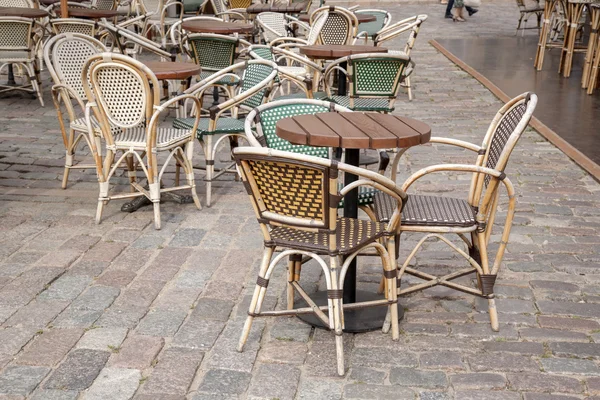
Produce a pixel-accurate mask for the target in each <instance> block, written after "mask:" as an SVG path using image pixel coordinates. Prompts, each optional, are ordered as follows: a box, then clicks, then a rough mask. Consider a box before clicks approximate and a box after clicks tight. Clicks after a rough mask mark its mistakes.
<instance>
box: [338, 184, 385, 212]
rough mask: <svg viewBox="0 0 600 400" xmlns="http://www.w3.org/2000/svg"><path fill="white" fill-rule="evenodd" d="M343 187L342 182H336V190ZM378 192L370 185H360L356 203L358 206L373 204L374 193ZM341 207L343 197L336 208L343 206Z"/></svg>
mask: <svg viewBox="0 0 600 400" xmlns="http://www.w3.org/2000/svg"><path fill="white" fill-rule="evenodd" d="M343 187H344V184H343V183H341V182H339V183H338V192H339V191H340V190H342V188H343ZM378 192H379V191H378V190H377V189H373V188H372V187H369V186H360V187H359V188H358V205H359V206H368V205H369V204H373V200H374V198H375V194H376V193H378ZM343 207H344V199H342V200H341V201H340V202H339V204H338V208H343Z"/></svg>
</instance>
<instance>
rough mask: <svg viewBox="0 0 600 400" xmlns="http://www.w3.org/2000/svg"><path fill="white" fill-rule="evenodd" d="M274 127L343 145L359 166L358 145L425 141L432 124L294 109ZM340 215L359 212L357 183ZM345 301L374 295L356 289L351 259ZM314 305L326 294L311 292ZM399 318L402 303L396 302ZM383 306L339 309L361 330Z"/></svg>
mask: <svg viewBox="0 0 600 400" xmlns="http://www.w3.org/2000/svg"><path fill="white" fill-rule="evenodd" d="M275 133H276V134H277V136H279V137H280V138H282V139H285V140H287V141H289V142H291V143H294V144H300V145H309V146H321V147H342V148H345V149H346V156H345V162H346V163H347V164H350V165H354V166H355V167H358V163H359V154H360V150H361V149H389V148H407V147H412V146H417V145H420V144H423V143H427V142H428V141H429V138H430V136H431V128H430V127H429V125H427V124H426V123H424V122H421V121H418V120H416V119H412V118H407V117H400V116H396V115H391V114H378V113H358V112H347V113H337V112H328V113H322V114H314V115H299V116H296V117H292V118H284V119H281V120H279V121H278V122H277V125H276V128H275ZM356 180H357V177H356V175H354V174H349V173H345V174H344V184H345V185H348V184H350V183H352V182H354V181H356ZM344 217H346V218H357V217H358V189H354V190H352V191H350V193H348V195H347V196H346V197H345V198H344ZM343 293H344V294H343V295H344V304H349V303H355V302H357V301H360V302H362V301H368V300H374V299H376V298H378V295H377V294H376V293H372V292H366V291H361V290H356V260H355V261H353V262H352V263H351V264H350V267H349V268H348V272H347V274H346V279H345V280H344V291H343ZM315 299H316V300H317V301H316V302H317V304H318V305H326V304H327V294H326V293H318V294H317V296H315ZM398 311H399V315H400V318H402V307H399V310H398ZM386 313H387V307H375V308H362V309H355V310H346V311H344V322H345V326H346V327H345V329H344V331H346V332H365V331H370V330H375V329H380V328H381V326H382V325H383V321H384V320H385V316H386ZM300 318H301V319H302V320H303V321H305V322H308V323H309V324H311V325H313V326H318V327H325V326H324V325H322V324H320V320H319V319H318V318H316V317H314V316H313V315H311V314H306V315H302V316H300Z"/></svg>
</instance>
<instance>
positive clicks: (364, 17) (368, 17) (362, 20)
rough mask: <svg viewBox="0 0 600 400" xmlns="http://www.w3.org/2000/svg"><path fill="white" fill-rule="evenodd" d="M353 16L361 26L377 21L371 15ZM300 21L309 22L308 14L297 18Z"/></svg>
mask: <svg viewBox="0 0 600 400" xmlns="http://www.w3.org/2000/svg"><path fill="white" fill-rule="evenodd" d="M354 16H356V19H357V20H358V23H359V24H363V23H365V22H373V21H376V20H377V17H376V16H374V15H372V14H362V13H360V14H354ZM298 19H299V20H300V21H302V22H310V15H309V14H302V15H301V16H300V18H298Z"/></svg>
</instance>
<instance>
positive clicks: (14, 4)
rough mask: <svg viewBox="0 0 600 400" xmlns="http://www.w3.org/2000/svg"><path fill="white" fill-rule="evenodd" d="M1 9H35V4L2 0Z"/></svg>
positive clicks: (0, 2) (25, 0)
mask: <svg viewBox="0 0 600 400" xmlns="http://www.w3.org/2000/svg"><path fill="white" fill-rule="evenodd" d="M0 7H22V8H33V2H32V1H30V0H0Z"/></svg>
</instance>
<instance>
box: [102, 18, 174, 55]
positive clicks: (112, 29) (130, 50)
mask: <svg viewBox="0 0 600 400" xmlns="http://www.w3.org/2000/svg"><path fill="white" fill-rule="evenodd" d="M98 25H99V26H100V27H102V28H103V29H104V32H105V34H104V35H102V36H104V37H105V39H106V36H107V35H110V36H111V37H112V38H113V40H112V46H111V50H112V51H118V52H119V53H121V54H127V55H130V56H132V57H133V58H137V57H138V55H139V54H141V53H142V51H147V52H150V53H153V54H155V55H157V56H159V57H161V59H162V60H163V61H165V60H174V59H175V55H174V54H171V53H169V52H168V51H166V50H165V49H164V47H161V46H159V45H158V44H157V43H156V42H153V41H152V40H150V39H148V38H146V37H145V36H142V35H139V34H137V33H135V32H134V31H132V30H130V29H127V28H124V27H122V26H121V25H114V24H111V23H110V22H107V21H102V22H99V23H98Z"/></svg>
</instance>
